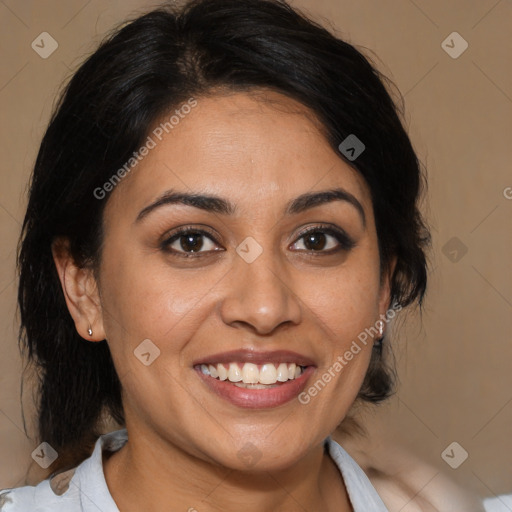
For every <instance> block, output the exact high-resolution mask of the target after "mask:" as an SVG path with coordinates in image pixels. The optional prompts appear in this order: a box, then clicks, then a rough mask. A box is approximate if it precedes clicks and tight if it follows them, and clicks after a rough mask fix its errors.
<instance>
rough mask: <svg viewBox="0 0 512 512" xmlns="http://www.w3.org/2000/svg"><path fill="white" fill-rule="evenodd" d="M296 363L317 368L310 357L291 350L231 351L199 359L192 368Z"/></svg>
mask: <svg viewBox="0 0 512 512" xmlns="http://www.w3.org/2000/svg"><path fill="white" fill-rule="evenodd" d="M231 362H233V363H234V362H241V363H254V364H265V363H295V364H297V365H299V366H315V363H314V361H313V360H312V359H310V358H309V357H306V356H304V355H302V354H298V353H297V352H292V351H290V350H273V351H265V352H258V351H256V350H247V349H239V350H231V351H229V352H220V353H218V354H212V355H209V356H205V357H202V358H200V359H197V360H196V361H194V362H193V363H192V366H196V365H199V364H212V365H215V364H220V363H231Z"/></svg>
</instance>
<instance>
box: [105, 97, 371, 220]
mask: <svg viewBox="0 0 512 512" xmlns="http://www.w3.org/2000/svg"><path fill="white" fill-rule="evenodd" d="M195 101H197V104H196V106H194V107H193V108H180V106H177V107H175V108H174V109H173V110H172V111H170V112H169V113H166V115H164V116H163V117H162V118H161V119H159V120H158V121H157V122H155V123H154V125H153V126H152V128H151V130H150V132H149V137H150V138H151V143H150V146H153V147H152V149H150V150H149V151H148V152H147V155H146V156H144V157H143V158H141V159H140V162H138V163H137V165H136V166H134V168H133V170H132V171H131V172H130V173H129V174H127V175H126V177H124V178H123V179H122V180H121V182H120V183H119V185H117V187H116V188H115V189H114V191H113V192H112V193H111V197H110V199H109V204H108V205H107V212H108V210H110V209H113V208H115V207H116V206H120V205H121V204H122V205H123V210H126V208H127V207H128V208H132V207H133V208H138V209H139V210H140V209H142V208H143V207H144V206H145V204H147V203H148V202H149V201H151V200H152V199H154V198H155V197H156V196H158V195H160V194H162V192H165V191H166V190H170V189H172V190H180V191H183V192H202V193H210V194H215V195H218V196H222V197H227V198H230V200H231V201H232V202H234V203H236V204H237V205H239V206H240V211H243V210H244V209H246V208H248V209H251V208H253V207H259V208H260V209H261V205H262V203H261V201H262V200H264V201H266V203H267V205H269V203H270V202H271V201H273V200H275V201H284V200H287V199H289V198H291V197H296V196H298V195H300V194H302V193H304V192H307V191H311V190H315V189H325V188H329V187H334V186H342V187H343V188H345V189H346V190H347V191H349V192H350V193H352V194H353V195H354V196H356V197H357V198H358V199H359V200H360V202H362V203H363V204H364V203H368V201H370V194H369V190H368V188H367V185H366V183H365V181H364V179H363V178H362V176H361V175H360V174H359V173H358V172H357V171H356V170H354V169H353V168H352V167H350V166H349V165H348V164H347V163H346V162H344V161H343V160H342V159H341V157H340V156H339V155H338V154H336V152H335V151H334V150H333V149H332V148H331V146H330V145H329V144H328V142H327V141H326V139H325V138H324V136H323V135H322V133H321V127H320V125H319V122H318V120H317V119H316V118H315V116H314V114H313V113H312V112H311V111H310V110H308V109H307V108H306V107H304V106H303V105H302V104H300V103H298V102H296V101H295V100H293V99H290V98H288V97H286V96H284V95H282V94H279V93H276V92H268V91H267V92H264V93H234V94H229V95H214V96H209V97H198V98H196V100H195ZM186 104H187V102H184V103H183V105H186ZM176 111H178V112H176ZM178 114H179V115H178ZM171 118H172V119H171ZM171 121H172V122H171ZM269 207H270V206H269Z"/></svg>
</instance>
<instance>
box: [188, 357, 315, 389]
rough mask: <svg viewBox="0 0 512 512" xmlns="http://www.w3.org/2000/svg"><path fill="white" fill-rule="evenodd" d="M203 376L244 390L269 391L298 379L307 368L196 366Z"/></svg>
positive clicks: (295, 365) (295, 366)
mask: <svg viewBox="0 0 512 512" xmlns="http://www.w3.org/2000/svg"><path fill="white" fill-rule="evenodd" d="M197 367H198V369H199V370H200V371H201V373H202V374H203V375H207V376H209V377H211V378H213V379H216V380H218V381H228V382H230V383H232V384H234V385H235V386H237V387H241V388H246V389H269V388H274V387H278V386H281V385H282V384H284V383H285V382H288V381H290V380H294V379H297V378H299V377H300V376H301V375H302V374H303V373H304V371H305V370H306V368H307V366H301V365H297V364H295V363H278V364H274V363H264V364H254V363H237V362H231V363H219V364H201V365H197Z"/></svg>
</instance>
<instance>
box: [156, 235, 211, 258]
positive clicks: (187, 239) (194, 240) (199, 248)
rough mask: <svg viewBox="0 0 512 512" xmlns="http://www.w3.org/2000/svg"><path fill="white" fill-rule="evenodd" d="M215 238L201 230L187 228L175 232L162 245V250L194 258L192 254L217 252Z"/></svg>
mask: <svg viewBox="0 0 512 512" xmlns="http://www.w3.org/2000/svg"><path fill="white" fill-rule="evenodd" d="M216 246H217V243H216V241H215V239H214V238H213V236H212V235H211V234H210V233H207V232H206V231H203V230H200V229H190V228H185V229H181V230H179V231H175V232H174V233H173V234H172V236H170V237H168V238H166V240H165V241H164V242H163V243H162V249H164V250H165V251H167V252H170V253H172V254H175V255H179V256H192V254H191V253H206V252H211V251H217V250H219V249H215V247H216Z"/></svg>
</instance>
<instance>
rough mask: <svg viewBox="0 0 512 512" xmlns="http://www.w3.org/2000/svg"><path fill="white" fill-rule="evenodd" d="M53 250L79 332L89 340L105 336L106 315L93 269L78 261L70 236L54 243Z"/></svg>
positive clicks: (63, 287) (65, 294)
mask: <svg viewBox="0 0 512 512" xmlns="http://www.w3.org/2000/svg"><path fill="white" fill-rule="evenodd" d="M52 254H53V261H54V262H55V266H56V267H57V273H58V274H59V279H60V284H61V286H62V291H63V292H64V297H65V299H66V304H67V306H68V310H69V313H70V314H71V316H72V317H73V320H74V321H75V327H76V330H77V332H78V334H80V336H82V338H84V339H86V340H87V341H102V340H104V339H105V330H104V327H103V315H102V311H101V303H100V296H99V291H98V286H97V283H96V279H95V277H94V275H93V270H92V269H91V268H88V267H80V266H78V265H77V264H76V263H75V261H74V259H73V257H72V256H71V253H70V250H69V241H68V240H67V239H66V238H59V239H57V240H55V241H54V242H53V243H52ZM88 329H91V330H92V335H89V333H88Z"/></svg>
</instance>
